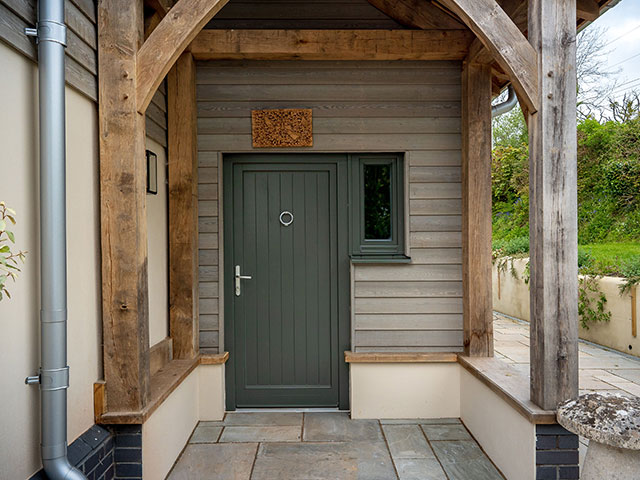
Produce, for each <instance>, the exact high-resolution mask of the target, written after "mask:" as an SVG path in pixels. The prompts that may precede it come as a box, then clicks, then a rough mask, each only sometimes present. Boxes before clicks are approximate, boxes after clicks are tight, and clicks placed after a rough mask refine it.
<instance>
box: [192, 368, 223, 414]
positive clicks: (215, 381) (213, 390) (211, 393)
mask: <svg viewBox="0 0 640 480" xmlns="http://www.w3.org/2000/svg"><path fill="white" fill-rule="evenodd" d="M224 368H225V367H224V365H200V366H199V367H198V375H199V377H200V378H199V381H200V392H199V396H200V420H202V421H215V420H222V419H223V418H224V408H225V405H224V395H225V390H224Z"/></svg>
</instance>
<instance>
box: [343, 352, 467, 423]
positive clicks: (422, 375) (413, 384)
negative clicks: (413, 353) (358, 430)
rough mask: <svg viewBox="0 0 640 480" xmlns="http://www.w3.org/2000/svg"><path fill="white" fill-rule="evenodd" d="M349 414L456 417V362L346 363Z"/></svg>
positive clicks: (353, 415)
mask: <svg viewBox="0 0 640 480" xmlns="http://www.w3.org/2000/svg"><path fill="white" fill-rule="evenodd" d="M349 370H350V377H351V384H350V387H349V388H350V395H351V417H352V418H458V417H460V366H459V365H458V364H457V363H352V364H350V369H349Z"/></svg>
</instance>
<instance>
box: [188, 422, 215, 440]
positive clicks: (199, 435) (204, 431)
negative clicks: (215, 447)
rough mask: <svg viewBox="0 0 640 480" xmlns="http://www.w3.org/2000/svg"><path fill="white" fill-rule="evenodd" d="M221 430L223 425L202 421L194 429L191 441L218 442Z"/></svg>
mask: <svg viewBox="0 0 640 480" xmlns="http://www.w3.org/2000/svg"><path fill="white" fill-rule="evenodd" d="M221 432H222V427H218V426H215V425H203V424H202V423H200V424H199V425H198V426H197V427H196V429H195V430H194V431H193V435H191V438H190V439H189V443H216V442H217V441H218V439H219V438H220V433H221Z"/></svg>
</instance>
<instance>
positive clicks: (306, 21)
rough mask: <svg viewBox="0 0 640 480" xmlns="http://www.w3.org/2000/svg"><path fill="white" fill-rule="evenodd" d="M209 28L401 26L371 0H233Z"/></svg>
mask: <svg viewBox="0 0 640 480" xmlns="http://www.w3.org/2000/svg"><path fill="white" fill-rule="evenodd" d="M205 28H223V29H228V28H235V29H241V28H245V29H246V28H249V29H256V28H269V29H280V28H282V29H287V28H295V29H399V28H404V27H403V26H402V25H400V24H399V23H397V22H396V21H394V20H393V19H391V18H390V17H388V16H386V15H385V14H384V13H382V12H381V11H380V10H378V9H377V8H376V7H374V6H373V5H371V4H370V3H369V2H368V1H367V0H294V1H291V0H229V3H227V4H226V5H225V6H224V7H222V10H220V13H218V14H217V15H216V16H215V17H214V18H213V20H211V21H210V22H209V24H208V25H207V26H206V27H205Z"/></svg>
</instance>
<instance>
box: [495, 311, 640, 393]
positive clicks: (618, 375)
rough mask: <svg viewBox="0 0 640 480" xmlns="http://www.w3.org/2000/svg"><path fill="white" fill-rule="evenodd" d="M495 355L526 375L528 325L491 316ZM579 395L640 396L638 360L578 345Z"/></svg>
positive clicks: (588, 345) (500, 315)
mask: <svg viewBox="0 0 640 480" xmlns="http://www.w3.org/2000/svg"><path fill="white" fill-rule="evenodd" d="M493 331H494V339H495V340H494V342H495V343H494V349H495V356H496V357H497V358H500V359H502V360H504V361H505V362H508V363H510V364H511V365H512V366H513V367H514V368H516V369H518V370H520V371H522V372H523V373H525V374H527V375H529V324H528V323H527V322H524V321H522V320H516V319H512V318H510V317H506V316H504V315H502V314H500V313H494V314H493ZM578 348H579V350H580V353H579V356H580V358H579V369H580V393H585V392H591V391H602V390H610V391H620V392H623V393H625V392H626V393H627V394H631V395H636V396H639V397H640V358H636V357H632V356H631V355H626V354H623V353H618V352H615V351H613V350H610V349H607V348H603V347H598V346H597V345H594V344H592V343H586V342H582V341H581V342H580V343H579V347H578Z"/></svg>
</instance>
